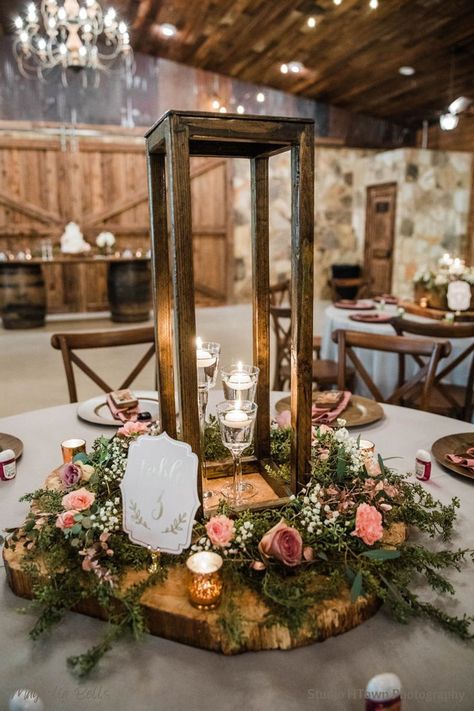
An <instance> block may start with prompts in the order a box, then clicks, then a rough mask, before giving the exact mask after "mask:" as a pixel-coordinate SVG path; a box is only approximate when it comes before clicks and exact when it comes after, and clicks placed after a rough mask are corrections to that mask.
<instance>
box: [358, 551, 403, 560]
mask: <svg viewBox="0 0 474 711" xmlns="http://www.w3.org/2000/svg"><path fill="white" fill-rule="evenodd" d="M362 555H364V556H365V557H366V558H370V560H393V558H400V551H392V550H387V549H386V548H376V549H375V550H373V551H365V552H364V553H362Z"/></svg>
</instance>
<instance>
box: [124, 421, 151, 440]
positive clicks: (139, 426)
mask: <svg viewBox="0 0 474 711" xmlns="http://www.w3.org/2000/svg"><path fill="white" fill-rule="evenodd" d="M147 432H148V425H146V424H145V423H144V422H132V421H131V420H129V421H128V422H126V423H125V424H124V425H123V427H120V429H118V430H117V434H119V435H122V437H133V435H136V434H146V433H147Z"/></svg>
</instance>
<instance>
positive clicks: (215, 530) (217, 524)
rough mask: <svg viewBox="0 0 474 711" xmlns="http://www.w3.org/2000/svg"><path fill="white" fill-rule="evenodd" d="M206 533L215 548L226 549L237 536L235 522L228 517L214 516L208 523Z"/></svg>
mask: <svg viewBox="0 0 474 711" xmlns="http://www.w3.org/2000/svg"><path fill="white" fill-rule="evenodd" d="M206 533H207V535H208V538H209V540H210V541H211V543H212V545H213V546H218V547H219V548H226V546H228V545H230V542H231V541H232V540H233V538H234V536H235V526H234V522H233V521H232V520H231V519H230V518H228V517H227V516H223V515H221V516H212V517H211V518H210V519H209V521H208V522H207V523H206Z"/></svg>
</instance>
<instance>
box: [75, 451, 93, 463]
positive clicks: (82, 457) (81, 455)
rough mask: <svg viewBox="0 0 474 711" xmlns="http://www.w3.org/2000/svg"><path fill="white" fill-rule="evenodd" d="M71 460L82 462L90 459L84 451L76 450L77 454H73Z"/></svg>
mask: <svg viewBox="0 0 474 711" xmlns="http://www.w3.org/2000/svg"><path fill="white" fill-rule="evenodd" d="M72 461H73V462H82V463H83V464H89V463H90V459H89V457H88V456H87V454H86V453H85V452H78V454H75V455H74V457H73V460H72Z"/></svg>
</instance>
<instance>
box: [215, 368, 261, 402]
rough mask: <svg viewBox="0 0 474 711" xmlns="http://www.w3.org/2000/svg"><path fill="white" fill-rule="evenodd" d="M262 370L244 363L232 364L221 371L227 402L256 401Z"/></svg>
mask: <svg viewBox="0 0 474 711" xmlns="http://www.w3.org/2000/svg"><path fill="white" fill-rule="evenodd" d="M259 372H260V369H259V368H257V367H255V366H254V365H247V364H245V363H242V362H240V361H239V362H238V363H232V365H231V366H230V368H227V369H226V370H221V377H222V387H223V389H224V397H225V399H226V400H249V401H250V402H253V401H254V400H255V392H256V390H257V383H258V374H259Z"/></svg>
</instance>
